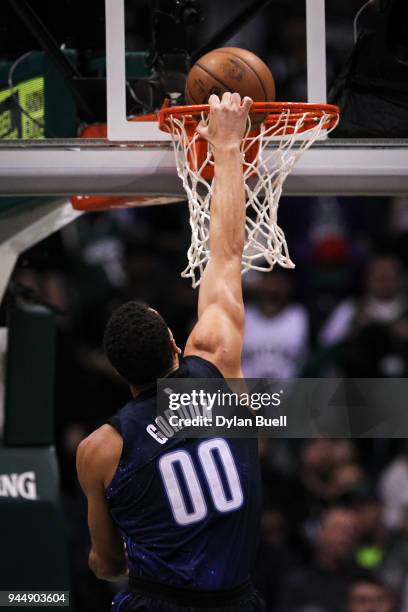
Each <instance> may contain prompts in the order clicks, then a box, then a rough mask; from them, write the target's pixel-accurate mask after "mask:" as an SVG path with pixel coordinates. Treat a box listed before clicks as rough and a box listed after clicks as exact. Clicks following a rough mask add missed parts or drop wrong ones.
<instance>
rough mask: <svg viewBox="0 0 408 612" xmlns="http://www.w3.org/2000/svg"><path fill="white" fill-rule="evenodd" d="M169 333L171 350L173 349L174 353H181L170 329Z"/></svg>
mask: <svg viewBox="0 0 408 612" xmlns="http://www.w3.org/2000/svg"><path fill="white" fill-rule="evenodd" d="M169 334H170V343H171V350H172V351H173V353H174V354H175V355H181V353H182V352H183V351H182V350H181V348H180V347H179V346H178V345H177V343H176V341H175V339H174V336H173V332H172V331H171V329H169Z"/></svg>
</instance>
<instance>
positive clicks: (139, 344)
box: [103, 302, 173, 386]
mask: <svg viewBox="0 0 408 612" xmlns="http://www.w3.org/2000/svg"><path fill="white" fill-rule="evenodd" d="M103 344H104V348H105V353H106V355H107V357H108V359H109V361H110V362H111V364H112V365H113V367H114V368H115V369H116V371H117V372H118V373H119V374H120V376H122V377H123V378H124V379H125V380H126V382H128V383H129V384H130V385H133V386H140V385H145V384H148V383H150V382H154V381H156V379H157V378H160V376H164V375H165V374H166V373H167V372H168V371H169V369H170V368H171V366H172V363H173V352H172V350H171V339H170V334H169V330H168V328H167V325H166V323H165V322H164V321H163V319H162V318H161V316H160V315H159V314H158V313H157V312H155V311H154V310H151V309H149V307H148V306H146V305H144V304H139V303H138V302H127V303H126V304H123V305H122V306H120V308H118V309H117V310H115V312H114V313H113V315H112V316H111V318H110V320H109V321H108V324H107V326H106V328H105V334H104V338H103Z"/></svg>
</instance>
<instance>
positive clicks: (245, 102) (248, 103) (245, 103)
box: [241, 96, 253, 113]
mask: <svg viewBox="0 0 408 612" xmlns="http://www.w3.org/2000/svg"><path fill="white" fill-rule="evenodd" d="M252 104H253V100H252V99H251V98H249V97H248V96H245V98H244V99H243V100H242V102H241V108H242V109H243V111H244V112H246V113H247V112H248V111H249V109H250V108H251V106H252Z"/></svg>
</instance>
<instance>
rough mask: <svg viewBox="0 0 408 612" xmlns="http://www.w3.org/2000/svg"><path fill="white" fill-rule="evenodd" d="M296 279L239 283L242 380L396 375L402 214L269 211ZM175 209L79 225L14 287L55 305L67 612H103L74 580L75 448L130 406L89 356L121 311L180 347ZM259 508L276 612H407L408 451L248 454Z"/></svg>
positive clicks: (284, 445)
mask: <svg viewBox="0 0 408 612" xmlns="http://www.w3.org/2000/svg"><path fill="white" fill-rule="evenodd" d="M280 222H281V225H282V227H283V229H284V230H285V232H286V234H287V238H288V244H289V245H290V251H291V256H292V258H293V259H294V261H295V262H296V264H297V266H296V269H295V270H293V271H292V270H283V269H281V268H279V269H275V270H274V271H272V272H271V273H268V274H263V273H249V274H247V275H246V276H245V277H244V285H245V304H246V312H247V318H246V331H245V341H244V351H243V368H244V372H245V374H246V375H247V376H248V377H272V378H276V377H283V378H293V377H302V376H304V377H327V376H335V377H343V376H344V377H405V376H406V374H407V368H408V303H407V292H406V265H407V261H406V252H407V250H406V248H405V246H406V242H407V236H408V200H403V199H387V198H378V199H373V198H332V199H326V198H299V199H297V198H284V199H283V200H282V202H281V206H280ZM189 231H190V230H189V225H188V212H187V206H186V204H185V203H180V204H176V205H172V206H155V207H151V208H139V209H127V210H122V211H117V212H114V213H97V214H90V215H86V216H83V217H82V218H80V219H79V220H78V221H76V222H75V223H74V224H72V225H70V226H68V227H66V228H65V229H64V230H62V231H61V232H59V233H58V234H56V235H54V236H52V237H51V238H49V239H48V240H46V241H45V242H42V243H41V244H40V245H38V246H37V247H35V248H34V249H32V250H31V251H29V252H28V253H26V254H25V255H24V256H23V257H22V258H21V259H20V261H19V264H18V266H17V269H16V271H15V273H14V275H13V279H12V280H13V284H12V286H13V287H14V289H16V288H19V290H21V288H22V287H28V288H30V291H31V295H32V296H33V297H34V298H38V299H41V300H43V301H46V302H47V303H49V304H52V305H53V306H55V307H57V308H58V310H59V312H60V313H61V314H59V315H58V316H57V319H58V323H59V325H58V342H57V382H56V408H57V448H58V453H59V459H60V465H61V476H62V488H63V496H64V503H65V510H66V528H67V534H68V541H69V544H70V551H71V564H72V575H73V590H74V593H75V599H76V604H77V609H78V610H81V611H82V610H84V611H86V610H89V611H94V610H98V611H103V610H108V607H109V602H110V599H111V596H112V594H113V592H112V588H113V587H112V585H111V584H108V583H103V582H100V581H97V580H96V579H95V578H94V577H93V576H92V575H91V573H90V571H89V570H88V567H87V551H88V546H89V540H88V534H87V526H86V504H85V499H84V497H83V495H82V493H81V491H80V490H79V486H78V483H77V480H76V476H75V450H76V447H77V445H78V443H79V441H80V440H81V439H82V438H83V437H84V436H86V435H87V434H88V433H89V432H90V431H91V430H93V429H94V428H96V427H98V426H99V425H100V424H102V423H103V422H104V421H105V420H106V419H107V418H108V417H109V416H111V415H112V414H113V413H114V412H115V411H116V410H118V409H119V408H120V407H121V405H122V404H123V403H125V402H126V401H127V399H128V398H129V391H128V389H127V388H126V386H125V385H124V384H123V383H122V382H121V381H120V380H119V379H118V377H117V376H116V375H115V373H114V372H113V371H112V369H111V368H110V366H109V364H108V362H107V360H106V358H105V356H104V354H103V351H102V347H101V338H102V333H103V329H104V325H105V323H106V321H107V318H108V317H109V315H110V313H111V312H112V311H113V309H114V308H115V307H116V306H118V305H119V304H121V303H122V302H123V301H125V300H128V299H136V300H141V301H144V302H147V303H149V304H151V305H152V306H153V307H155V308H157V309H158V310H159V311H160V312H161V313H162V314H163V316H164V317H165V319H166V321H167V322H168V324H169V326H170V327H171V329H172V330H173V333H174V335H175V337H176V339H177V341H178V343H179V344H180V345H181V346H182V345H183V343H184V342H185V341H186V338H187V337H188V334H189V332H190V330H191V328H192V326H193V324H194V321H195V316H196V303H197V291H194V290H192V289H191V287H190V286H189V282H188V281H186V280H183V279H181V278H180V272H181V270H182V269H183V267H184V266H185V263H186V256H185V253H186V249H187V247H188V244H189V239H190V235H189ZM260 453H261V463H262V476H263V482H264V510H263V516H262V537H261V542H260V549H259V555H258V559H257V564H256V569H255V572H254V581H255V583H256V584H257V586H258V588H259V589H260V590H261V591H262V592H263V594H264V596H265V598H266V600H267V602H268V608H267V609H268V610H269V611H276V612H337V611H339V612H340V611H345V612H392V611H394V612H395V611H401V612H404V611H406V610H408V582H407V577H408V444H406V443H405V442H403V441H401V440H381V439H377V440H360V441H355V440H331V439H312V440H290V441H288V440H273V441H272V440H267V439H262V440H261V441H260Z"/></svg>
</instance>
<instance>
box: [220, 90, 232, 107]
mask: <svg viewBox="0 0 408 612" xmlns="http://www.w3.org/2000/svg"><path fill="white" fill-rule="evenodd" d="M230 103H231V94H230V92H229V91H226V92H225V93H224V95H223V96H222V99H221V104H225V105H227V106H228V105H229V104H230Z"/></svg>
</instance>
